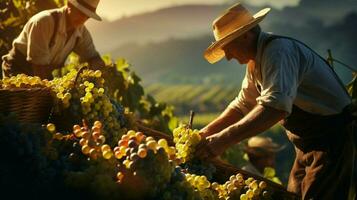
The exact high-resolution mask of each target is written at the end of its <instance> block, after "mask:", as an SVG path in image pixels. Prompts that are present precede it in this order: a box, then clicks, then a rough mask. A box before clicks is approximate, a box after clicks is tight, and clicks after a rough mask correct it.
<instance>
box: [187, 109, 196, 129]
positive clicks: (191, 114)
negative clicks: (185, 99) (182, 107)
mask: <svg viewBox="0 0 357 200" xmlns="http://www.w3.org/2000/svg"><path fill="white" fill-rule="evenodd" d="M194 116H195V112H193V110H191V111H190V121H189V122H188V127H189V128H190V129H192V124H193V117H194Z"/></svg>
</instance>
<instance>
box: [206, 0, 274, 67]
mask: <svg viewBox="0 0 357 200" xmlns="http://www.w3.org/2000/svg"><path fill="white" fill-rule="evenodd" d="M269 11H270V8H264V9H263V10H261V11H259V12H258V13H256V14H255V15H252V14H251V13H250V12H249V11H248V10H247V9H246V8H244V6H243V5H242V4H240V3H238V4H235V5H234V6H232V7H230V8H229V9H228V10H226V12H225V13H224V14H223V15H221V16H220V17H218V18H217V19H216V20H214V21H213V24H212V25H213V34H214V37H215V39H216V41H215V42H213V43H212V44H211V45H210V46H209V47H208V48H207V49H206V51H205V52H204V57H205V58H206V60H207V61H208V62H210V63H211V64H213V63H215V62H217V61H219V60H221V59H222V58H223V57H224V56H225V53H224V51H223V50H222V47H224V46H225V45H226V44H228V43H229V42H231V41H233V40H234V39H236V38H237V37H239V36H241V35H242V34H244V33H245V32H247V31H249V30H250V29H252V28H253V27H254V26H256V25H257V24H258V23H259V22H261V21H262V20H263V19H264V17H265V16H266V15H267V14H268V13H269Z"/></svg>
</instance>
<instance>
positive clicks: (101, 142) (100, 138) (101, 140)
mask: <svg viewBox="0 0 357 200" xmlns="http://www.w3.org/2000/svg"><path fill="white" fill-rule="evenodd" d="M97 142H98V143H99V144H103V143H104V142H105V137H104V135H101V136H99V137H98V139H97Z"/></svg>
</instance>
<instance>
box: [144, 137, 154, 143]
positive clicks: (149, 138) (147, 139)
mask: <svg viewBox="0 0 357 200" xmlns="http://www.w3.org/2000/svg"><path fill="white" fill-rule="evenodd" d="M153 140H155V139H154V138H153V137H151V136H149V137H147V138H146V140H145V141H146V142H149V141H153Z"/></svg>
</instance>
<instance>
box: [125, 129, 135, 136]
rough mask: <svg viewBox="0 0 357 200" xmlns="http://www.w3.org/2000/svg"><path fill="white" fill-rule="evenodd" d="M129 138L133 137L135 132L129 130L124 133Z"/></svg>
mask: <svg viewBox="0 0 357 200" xmlns="http://www.w3.org/2000/svg"><path fill="white" fill-rule="evenodd" d="M126 134H127V135H128V136H129V137H131V136H135V134H136V132H135V131H134V130H130V131H128V132H127V133H126Z"/></svg>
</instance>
